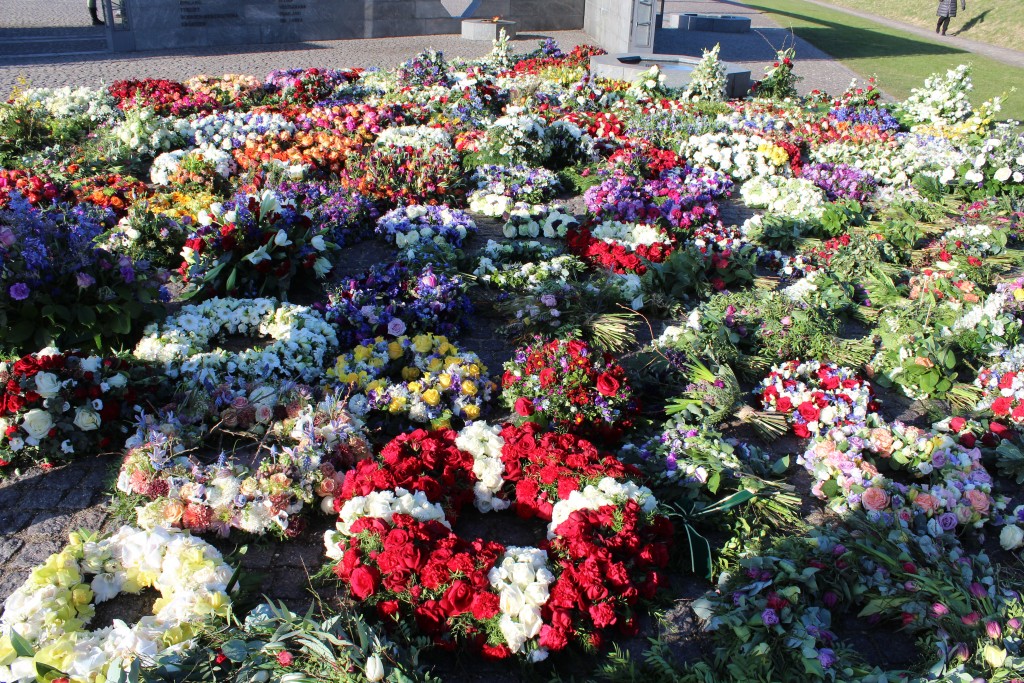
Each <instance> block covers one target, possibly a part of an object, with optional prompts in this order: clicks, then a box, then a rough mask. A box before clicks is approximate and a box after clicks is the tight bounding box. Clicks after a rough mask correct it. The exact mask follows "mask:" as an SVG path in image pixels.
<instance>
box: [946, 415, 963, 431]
mask: <svg viewBox="0 0 1024 683" xmlns="http://www.w3.org/2000/svg"><path fill="white" fill-rule="evenodd" d="M966 425H967V420H965V419H964V418H962V417H959V416H957V417H954V418H953V419H952V420H950V421H949V428H950V429H952V430H953V431H954V432H958V433H959V431H960V430H961V429H963V428H964V427H965V426H966Z"/></svg>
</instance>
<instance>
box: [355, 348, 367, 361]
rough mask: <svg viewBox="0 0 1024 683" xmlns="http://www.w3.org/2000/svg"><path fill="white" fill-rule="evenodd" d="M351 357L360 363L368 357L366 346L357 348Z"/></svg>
mask: <svg viewBox="0 0 1024 683" xmlns="http://www.w3.org/2000/svg"><path fill="white" fill-rule="evenodd" d="M352 357H353V358H355V359H356V361H358V362H362V361H364V360H366V359H367V358H369V357H370V349H369V347H366V346H357V347H356V348H355V350H354V351H353V352H352Z"/></svg>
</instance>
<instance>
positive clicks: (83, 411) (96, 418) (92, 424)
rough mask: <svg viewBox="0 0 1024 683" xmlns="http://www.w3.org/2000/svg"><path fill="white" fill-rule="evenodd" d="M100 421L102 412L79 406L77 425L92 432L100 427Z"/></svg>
mask: <svg viewBox="0 0 1024 683" xmlns="http://www.w3.org/2000/svg"><path fill="white" fill-rule="evenodd" d="M100 422H101V420H100V414H99V413H97V412H96V411H95V410H90V409H88V408H79V409H78V410H77V411H75V426H76V427H78V428H79V429H81V430H82V431H83V432H91V431H93V430H94V429H99V426H100Z"/></svg>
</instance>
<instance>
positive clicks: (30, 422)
mask: <svg viewBox="0 0 1024 683" xmlns="http://www.w3.org/2000/svg"><path fill="white" fill-rule="evenodd" d="M52 427H53V418H52V417H51V416H50V414H49V413H48V412H46V411H45V410H40V409H39V408H35V409H33V410H30V411H28V412H27V413H25V418H24V419H23V420H22V422H21V428H22V429H24V430H25V431H26V432H27V433H28V435H29V436H30V437H32V438H34V439H42V438H43V437H44V436H46V435H47V433H48V432H49V431H50V429H51V428H52Z"/></svg>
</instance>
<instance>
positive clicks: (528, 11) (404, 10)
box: [115, 0, 629, 50]
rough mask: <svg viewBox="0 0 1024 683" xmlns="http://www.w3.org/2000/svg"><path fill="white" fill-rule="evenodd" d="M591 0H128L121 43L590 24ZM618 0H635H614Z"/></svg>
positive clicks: (125, 46)
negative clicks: (499, 24) (496, 19)
mask: <svg viewBox="0 0 1024 683" xmlns="http://www.w3.org/2000/svg"><path fill="white" fill-rule="evenodd" d="M587 1H588V0H125V5H126V10H125V11H126V13H127V21H126V22H125V23H126V25H127V26H126V27H125V30H118V31H115V34H117V35H115V44H116V47H117V49H120V50H159V49H170V48H176V47H206V46H212V47H216V46H221V45H261V44H267V43H296V42H303V41H307V40H342V39H347V38H383V37H390V36H414V35H436V34H446V33H447V34H450V33H459V31H460V28H461V21H462V19H463V18H468V17H477V18H484V17H492V16H500V17H501V18H503V19H510V20H512V21H516V22H518V24H519V25H518V27H517V30H518V31H519V32H520V33H522V32H528V31H545V30H547V31H557V30H568V29H578V28H581V27H582V26H583V12H584V5H585V4H586V3H587ZM609 1H610V2H612V3H615V2H624V3H625V4H629V0H609Z"/></svg>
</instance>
